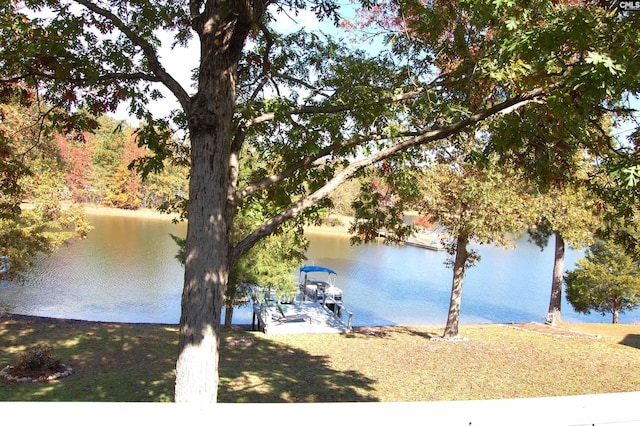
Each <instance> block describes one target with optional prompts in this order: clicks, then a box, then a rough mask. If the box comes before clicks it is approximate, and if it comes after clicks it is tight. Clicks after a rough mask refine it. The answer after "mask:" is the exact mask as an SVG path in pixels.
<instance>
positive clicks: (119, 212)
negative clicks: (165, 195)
mask: <svg viewBox="0 0 640 426" xmlns="http://www.w3.org/2000/svg"><path fill="white" fill-rule="evenodd" d="M82 207H83V209H84V212H85V213H86V214H88V215H96V216H122V217H137V218H141V219H158V220H179V217H178V215H177V214H175V213H174V214H169V213H162V212H160V211H158V210H154V209H138V210H125V209H118V208H114V207H106V206H95V205H90V204H82ZM329 217H330V218H336V220H337V221H339V222H340V224H339V225H307V226H305V227H304V231H305V232H309V233H316V234H331V235H336V236H343V237H349V236H351V233H350V232H349V226H348V220H350V219H351V218H349V217H348V216H335V215H331V216H329ZM185 222H186V220H185Z"/></svg>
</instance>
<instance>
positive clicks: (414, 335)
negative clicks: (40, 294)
mask: <svg viewBox="0 0 640 426" xmlns="http://www.w3.org/2000/svg"><path fill="white" fill-rule="evenodd" d="M562 328H571V329H575V330H580V331H582V332H585V333H592V334H598V335H600V336H601V337H600V338H591V337H588V336H583V337H573V338H570V337H559V336H552V335H547V334H539V333H535V332H530V331H524V330H522V329H519V328H514V327H511V326H505V325H498V324H495V325H466V326H461V333H460V334H461V335H462V336H464V337H465V338H466V340H465V341H460V342H446V341H441V340H439V339H437V337H438V336H440V335H441V333H442V327H440V326H407V327H405V326H396V327H369V328H359V329H356V330H355V331H354V332H353V333H350V334H347V335H326V334H325V335H313V334H311V335H278V336H269V335H264V334H262V333H258V332H250V331H242V330H232V331H228V332H225V334H224V335H223V339H222V344H221V363H220V391H219V401H220V402H270V403H273V402H316V401H335V402H342V401H349V402H354V401H379V402H390V401H395V402H404V401H445V400H470V399H498V398H520V397H543V396H561V395H580V394H591V393H614V392H628V391H640V368H638V365H640V326H638V325H610V324H571V325H567V324H565V325H562ZM41 342H47V343H49V344H51V345H52V347H53V355H54V356H55V357H56V358H59V359H60V360H61V361H62V362H63V363H66V364H70V365H71V366H72V367H73V368H74V369H75V374H73V375H72V376H70V377H67V378H64V379H62V380H58V381H54V382H49V383H28V384H24V383H20V384H19V383H15V382H10V381H7V380H0V401H171V400H172V397H173V386H174V367H175V360H176V357H177V350H178V331H177V327H176V326H175V325H158V324H115V323H95V322H84V321H71V320H52V319H45V318H34V317H21V316H10V315H4V316H2V315H0V368H3V367H4V366H6V365H9V364H11V365H13V364H14V363H15V362H16V360H17V356H18V354H19V353H20V352H21V351H23V350H24V349H25V348H27V347H29V346H31V345H34V344H36V343H41Z"/></svg>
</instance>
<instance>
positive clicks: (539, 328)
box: [507, 322, 601, 339]
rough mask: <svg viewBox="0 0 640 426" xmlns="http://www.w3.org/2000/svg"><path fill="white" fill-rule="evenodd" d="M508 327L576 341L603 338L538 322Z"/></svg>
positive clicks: (508, 325)
mask: <svg viewBox="0 0 640 426" xmlns="http://www.w3.org/2000/svg"><path fill="white" fill-rule="evenodd" d="M507 327H511V328H515V329H518V330H523V331H528V332H531V333H538V334H545V335H548V336H555V337H569V338H575V339H599V338H600V337H601V336H600V335H598V334H589V333H585V332H582V331H577V330H571V329H568V328H564V327H559V326H553V325H548V324H542V323H538V322H530V323H519V324H507Z"/></svg>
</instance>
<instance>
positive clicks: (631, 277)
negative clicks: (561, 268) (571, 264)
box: [564, 240, 640, 323]
mask: <svg viewBox="0 0 640 426" xmlns="http://www.w3.org/2000/svg"><path fill="white" fill-rule="evenodd" d="M564 279H565V286H566V290H567V300H568V301H569V303H571V306H573V308H574V309H575V310H576V311H577V312H580V313H584V314H590V313H591V311H592V310H593V311H596V312H598V313H601V314H602V315H603V316H604V315H605V314H607V313H611V314H613V322H614V323H615V322H617V318H618V313H623V312H626V311H632V310H634V309H636V308H637V307H638V305H639V304H640V268H639V267H638V264H637V263H636V262H635V261H634V260H633V258H632V257H631V256H629V255H628V254H626V253H625V251H624V248H623V247H620V246H619V245H616V244H615V243H613V242H610V241H602V240H599V241H597V242H596V243H595V244H594V245H592V246H591V247H590V248H589V249H588V250H587V253H586V255H585V257H584V258H582V259H579V260H578V262H577V264H576V267H575V269H574V270H573V271H567V273H566V274H565V277H564Z"/></svg>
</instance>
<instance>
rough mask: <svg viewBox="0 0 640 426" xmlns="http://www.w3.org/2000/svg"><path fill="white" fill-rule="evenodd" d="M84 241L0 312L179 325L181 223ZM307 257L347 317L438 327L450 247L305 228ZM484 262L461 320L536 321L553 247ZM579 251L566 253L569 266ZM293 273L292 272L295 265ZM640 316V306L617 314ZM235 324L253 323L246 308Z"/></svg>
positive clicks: (102, 225) (1, 292)
mask: <svg viewBox="0 0 640 426" xmlns="http://www.w3.org/2000/svg"><path fill="white" fill-rule="evenodd" d="M89 219H90V221H91V223H92V225H93V226H94V228H95V229H94V230H93V231H92V232H91V234H90V235H89V238H88V239H87V240H83V241H77V242H74V243H73V244H71V245H69V246H67V247H64V248H62V249H61V250H60V251H59V252H58V253H57V254H56V255H55V256H53V257H50V258H45V259H42V260H41V261H39V262H38V264H37V266H36V268H35V269H34V271H33V272H32V273H31V274H30V275H29V276H28V277H27V278H26V279H25V281H24V282H22V283H8V282H0V311H6V312H12V313H19V314H26V315H39V316H48V317H55V318H73V319H84V320H91V321H117V322H138V323H146V322H151V323H169V324H177V323H178V321H179V319H180V297H181V293H182V281H183V268H182V266H181V265H180V263H179V262H178V261H177V260H176V259H175V257H174V256H175V253H176V245H175V243H174V242H173V240H172V239H171V238H170V236H169V234H174V235H179V236H184V235H185V234H186V225H185V224H177V225H176V224H172V223H171V222H170V221H168V220H165V219H149V218H138V217H122V216H106V215H90V216H89ZM307 237H308V238H309V240H310V247H309V250H308V252H307V257H308V258H309V261H308V263H309V264H315V265H322V266H327V267H329V268H331V269H333V270H335V271H336V272H337V273H338V281H337V284H338V286H339V287H341V288H342V289H343V290H344V298H345V304H346V306H347V308H348V309H349V310H350V311H352V312H353V324H354V325H356V326H358V325H395V324H444V323H446V319H447V310H448V307H449V295H450V289H451V276H452V270H451V269H449V268H447V267H445V265H444V261H445V260H446V259H447V254H446V253H444V252H435V251H430V250H425V249H421V248H416V247H392V246H385V245H383V244H366V245H361V246H351V245H350V244H349V239H348V237H345V236H336V235H326V234H316V233H310V234H308V235H307ZM476 248H477V249H478V250H479V252H480V254H481V256H482V260H481V261H480V262H479V263H478V264H477V265H476V266H475V267H473V268H471V269H469V270H468V272H467V275H466V277H465V281H464V289H463V295H462V311H461V322H462V323H494V322H496V323H508V322H521V321H524V322H530V321H542V320H543V319H544V316H545V314H546V311H547V307H548V303H549V291H550V286H551V272H552V268H553V251H552V249H551V248H550V247H549V248H547V249H545V250H544V251H541V250H540V249H539V248H538V247H536V246H534V245H532V244H529V243H528V242H527V241H526V239H521V240H519V241H518V248H517V249H515V250H504V249H500V248H495V247H491V246H481V247H476ZM581 256H582V253H580V252H575V251H568V254H567V262H566V268H567V269H570V268H572V267H573V264H574V262H575V261H576V260H577V259H578V258H579V257H581ZM292 274H293V275H294V276H295V277H296V279H297V272H296V271H292ZM562 310H563V318H564V320H565V321H568V322H577V321H587V322H610V320H611V317H610V315H607V316H606V317H603V316H601V315H599V314H595V313H594V314H592V315H589V316H586V315H581V314H577V313H575V312H574V311H573V310H572V308H571V306H570V305H568V303H567V302H566V301H565V302H564V305H563V307H562ZM620 321H621V322H624V323H636V322H640V311H636V312H633V313H630V314H625V315H621V318H620ZM234 323H237V324H249V323H251V311H250V308H241V309H239V310H237V311H236V312H235V314H234Z"/></svg>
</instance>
